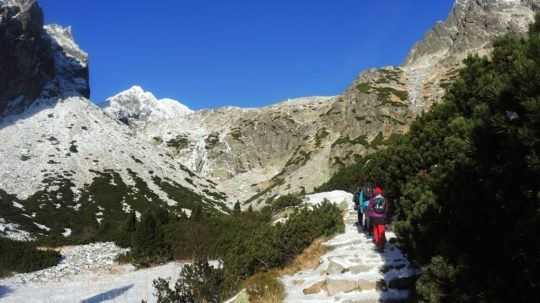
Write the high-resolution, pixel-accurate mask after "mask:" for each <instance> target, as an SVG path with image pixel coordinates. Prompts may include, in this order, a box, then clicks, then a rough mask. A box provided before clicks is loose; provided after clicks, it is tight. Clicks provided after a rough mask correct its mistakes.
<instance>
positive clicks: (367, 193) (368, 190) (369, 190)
mask: <svg viewBox="0 0 540 303" xmlns="http://www.w3.org/2000/svg"><path fill="white" fill-rule="evenodd" d="M362 191H363V192H364V197H365V198H366V199H368V200H369V199H371V196H372V195H373V184H372V183H371V182H368V183H366V184H365V185H364V187H363V188H362Z"/></svg>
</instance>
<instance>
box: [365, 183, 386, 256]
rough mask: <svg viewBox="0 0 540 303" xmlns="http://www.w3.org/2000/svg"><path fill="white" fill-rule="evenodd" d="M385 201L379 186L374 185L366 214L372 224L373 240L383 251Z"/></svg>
mask: <svg viewBox="0 0 540 303" xmlns="http://www.w3.org/2000/svg"><path fill="white" fill-rule="evenodd" d="M387 210H388V209H387V203H386V199H385V198H384V195H383V190H382V188H381V187H380V186H376V187H375V190H374V191H373V197H372V198H371V200H369V206H368V216H369V218H370V221H371V224H372V226H373V242H374V243H375V246H376V247H377V249H378V250H380V251H383V250H384V246H385V245H386V236H385V230H384V227H385V224H386V213H387Z"/></svg>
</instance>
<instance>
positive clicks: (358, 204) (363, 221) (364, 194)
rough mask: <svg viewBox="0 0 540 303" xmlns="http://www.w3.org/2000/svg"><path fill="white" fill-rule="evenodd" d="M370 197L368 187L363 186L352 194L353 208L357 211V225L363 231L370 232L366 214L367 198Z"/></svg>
mask: <svg viewBox="0 0 540 303" xmlns="http://www.w3.org/2000/svg"><path fill="white" fill-rule="evenodd" d="M370 199H371V193H370V187H369V186H364V187H361V188H359V189H358V191H357V192H356V193H355V194H354V209H355V210H356V211H357V212H358V223H357V225H358V227H360V228H362V230H363V231H367V232H368V233H369V232H370V228H369V227H370V226H369V216H368V215H367V209H368V205H369V200H370Z"/></svg>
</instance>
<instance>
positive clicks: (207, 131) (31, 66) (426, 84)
mask: <svg viewBox="0 0 540 303" xmlns="http://www.w3.org/2000/svg"><path fill="white" fill-rule="evenodd" d="M539 8H540V0H523V1H517V0H513V1H511V0H474V1H473V0H457V1H456V3H455V5H454V7H453V8H452V11H451V12H450V15H449V17H448V19H447V20H446V21H444V22H440V23H437V24H436V25H435V27H434V28H433V29H432V30H431V31H429V32H428V33H427V34H426V36H425V38H424V39H423V40H422V41H420V42H419V43H417V44H416V45H415V46H414V48H413V49H412V50H411V52H410V54H409V56H408V57H407V59H406V60H405V62H404V64H403V65H401V66H390V67H384V68H377V69H369V70H366V71H364V72H362V73H361V74H360V75H359V76H358V77H357V79H356V80H354V81H353V83H352V84H351V85H350V87H349V88H348V89H347V90H346V91H345V92H343V93H342V94H341V95H340V96H331V97H304V98H297V99H290V100H286V101H283V102H280V103H277V104H275V105H272V106H267V107H263V108H237V107H224V108H217V109H205V110H199V111H192V110H190V109H189V108H187V107H186V106H184V105H182V104H181V103H180V102H178V101H175V100H170V99H161V100H159V99H158V98H156V97H155V96H154V95H153V94H152V93H149V92H145V91H144V90H143V89H142V88H141V87H137V86H135V87H132V88H131V89H128V90H127V91H124V92H121V93H119V94H117V95H116V96H113V97H111V98H109V99H108V100H107V102H106V103H105V104H104V105H103V106H102V107H99V106H97V105H95V104H94V103H93V102H91V101H90V100H89V99H88V98H89V95H90V89H89V76H88V69H89V66H88V65H89V64H88V55H87V54H86V53H85V52H84V51H83V50H81V49H80V48H79V47H78V45H77V44H76V42H75V41H74V39H73V35H72V33H71V30H70V29H69V28H64V27H61V26H58V25H45V26H44V25H43V13H42V11H41V8H40V7H39V5H38V3H37V2H36V1H33V0H0V41H1V43H0V138H3V140H2V142H0V157H1V158H2V160H3V161H1V162H0V234H2V235H4V236H6V235H7V236H9V237H13V238H31V237H34V238H35V237H41V236H55V237H56V238H59V239H60V240H64V241H65V240H70V239H72V240H73V241H87V240H92V239H103V238H111V237H112V236H113V234H114V231H115V230H116V229H118V228H120V226H121V224H120V223H121V222H122V220H124V218H125V216H126V213H128V212H130V211H136V212H137V214H140V213H141V212H143V211H144V210H146V209H149V208H162V209H167V210H169V211H171V212H176V213H180V212H187V213H189V212H190V210H192V209H194V208H198V207H199V206H202V207H204V208H206V209H208V210H210V211H227V205H231V204H232V203H234V202H236V201H242V202H243V203H244V205H246V206H247V204H253V205H254V206H255V207H261V206H262V205H263V204H262V202H264V201H266V200H267V199H269V198H272V197H276V196H278V195H283V194H287V193H296V192H302V191H305V192H310V191H313V190H314V189H315V188H316V187H317V186H319V185H321V184H322V183H324V182H325V181H327V180H328V179H329V178H330V176H332V174H333V173H334V172H336V171H337V170H339V169H340V168H342V167H344V166H346V165H349V164H351V163H353V162H354V160H355V159H356V158H358V157H360V156H363V155H365V154H368V153H371V152H374V151H376V150H378V149H380V148H384V139H386V138H389V137H390V136H391V135H392V134H396V133H403V132H406V131H407V130H408V127H409V124H410V123H411V121H413V120H414V119H415V118H416V117H417V116H418V115H420V114H422V113H423V112H425V111H428V110H429V109H430V107H431V106H432V105H433V104H434V103H435V102H437V100H440V98H441V96H442V95H443V93H444V90H445V87H447V85H448V84H449V83H450V81H451V80H452V79H453V78H454V77H455V76H456V73H457V70H458V68H459V67H460V66H461V62H462V59H463V58H465V57H466V56H467V55H469V54H476V53H479V54H489V52H490V49H491V45H492V41H493V38H494V37H496V36H499V35H502V34H504V33H508V32H514V33H516V34H518V35H519V34H521V33H524V32H525V31H526V29H527V26H528V24H529V23H530V22H531V21H532V20H533V16H534V13H535V11H537V10H538V9H539ZM68 231H69V232H68ZM67 235H69V236H67ZM65 237H67V238H66V239H64V238H65Z"/></svg>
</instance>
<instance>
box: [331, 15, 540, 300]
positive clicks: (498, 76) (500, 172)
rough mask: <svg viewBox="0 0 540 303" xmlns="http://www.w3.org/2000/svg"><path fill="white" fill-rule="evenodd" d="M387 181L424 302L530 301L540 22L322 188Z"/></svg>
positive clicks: (535, 244) (539, 133) (539, 188)
mask: <svg viewBox="0 0 540 303" xmlns="http://www.w3.org/2000/svg"><path fill="white" fill-rule="evenodd" d="M367 179H370V180H376V181H377V182H379V183H381V184H382V185H383V186H384V188H385V190H386V193H387V195H388V197H389V198H390V199H392V200H394V201H396V204H397V211H398V220H397V222H396V223H395V229H396V232H397V234H398V236H399V239H400V242H401V245H402V246H403V248H404V249H405V250H406V252H407V253H408V254H409V256H410V257H411V258H412V259H413V260H414V261H416V262H417V263H418V264H419V265H421V266H422V267H423V271H424V273H423V276H422V277H421V278H420V280H419V281H418V282H417V285H416V289H417V292H418V296H419V298H420V299H421V300H422V301H424V302H530V300H531V299H532V298H535V297H537V296H538V293H539V291H540V284H538V277H539V276H540V241H538V234H539V233H540V182H539V180H540V18H539V17H537V22H536V23H535V24H534V25H533V26H531V31H530V33H529V36H528V37H527V38H517V37H513V36H506V37H504V38H501V39H499V40H498V41H496V42H495V44H494V51H493V55H492V58H491V59H488V58H479V57H470V58H468V59H466V60H465V67H464V68H463V69H462V70H461V71H460V74H459V77H458V78H457V80H456V81H455V82H454V83H453V84H452V85H451V86H450V88H449V90H448V92H447V94H446V96H445V98H444V101H443V102H442V103H441V104H439V105H437V106H435V107H434V108H433V110H432V111H431V112H430V113H428V114H425V115H424V116H422V117H420V118H419V119H417V121H415V122H414V123H413V124H412V126H411V129H410V132H409V133H408V134H407V135H403V136H398V137H396V136H395V137H394V138H393V139H392V140H391V142H389V144H388V148H386V149H385V150H382V151H378V152H377V153H375V154H372V155H370V156H367V157H365V158H363V159H361V160H360V161H359V162H358V163H357V164H355V165H354V166H352V167H349V168H346V169H344V170H342V171H340V172H339V173H337V174H336V175H335V176H334V177H333V178H332V179H331V180H330V181H329V182H328V183H327V184H325V185H323V186H322V187H321V190H329V189H348V190H351V189H354V188H355V186H356V185H357V184H358V183H359V182H362V181H363V180H367Z"/></svg>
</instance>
